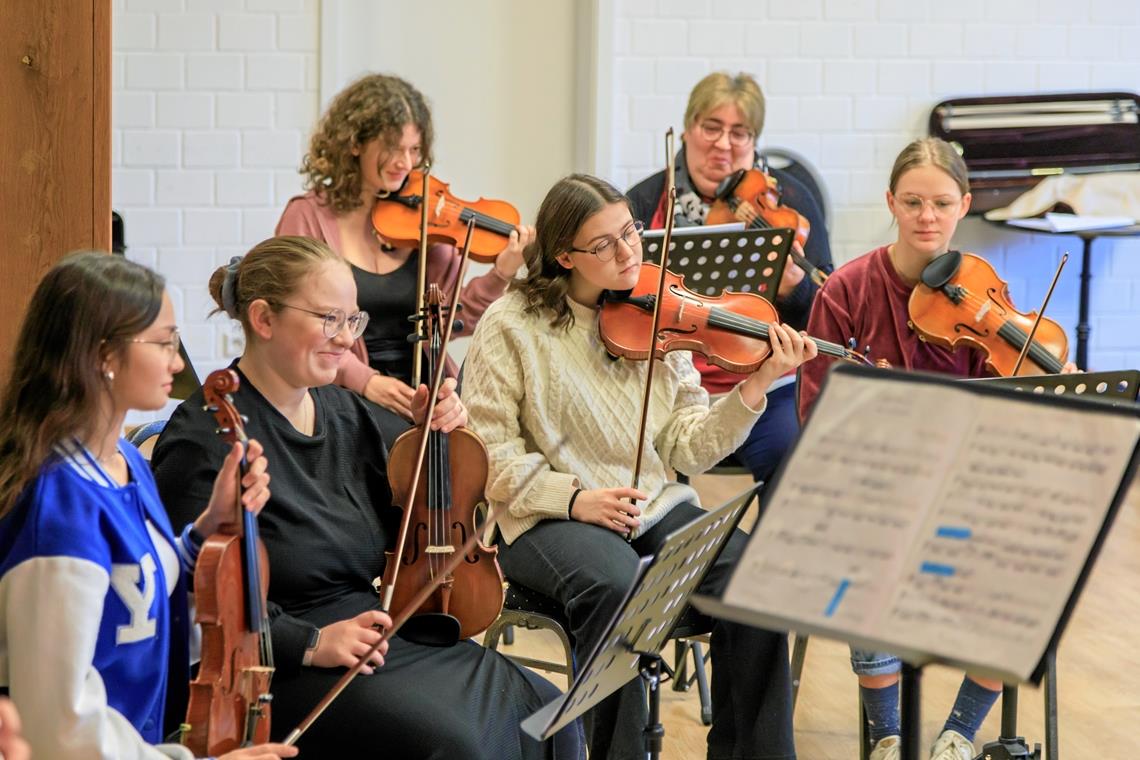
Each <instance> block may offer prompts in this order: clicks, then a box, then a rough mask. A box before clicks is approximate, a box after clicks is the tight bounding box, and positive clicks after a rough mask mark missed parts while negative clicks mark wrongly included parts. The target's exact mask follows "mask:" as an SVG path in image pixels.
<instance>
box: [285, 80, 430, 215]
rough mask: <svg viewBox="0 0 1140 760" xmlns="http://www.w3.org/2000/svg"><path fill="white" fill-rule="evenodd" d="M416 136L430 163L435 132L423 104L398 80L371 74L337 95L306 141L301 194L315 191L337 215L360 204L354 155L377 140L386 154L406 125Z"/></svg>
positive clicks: (357, 163) (419, 96) (416, 92)
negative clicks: (356, 149)
mask: <svg viewBox="0 0 1140 760" xmlns="http://www.w3.org/2000/svg"><path fill="white" fill-rule="evenodd" d="M407 124H412V125H414V126H415V127H416V129H418V130H419V131H420V160H421V162H422V163H431V160H432V153H431V148H432V139H433V137H434V130H433V128H432V123H431V111H430V110H429V109H428V105H427V101H426V100H424V96H423V95H422V94H421V93H420V91H419V90H417V89H416V88H415V87H413V86H412V85H410V84H409V83H408V82H405V81H404V80H403V79H400V78H399V77H395V76H390V75H387V74H369V75H367V76H365V77H362V78H360V79H358V80H356V81H355V82H353V83H352V84H350V85H349V86H348V87H346V88H345V89H343V90H341V92H340V93H339V94H337V96H336V97H335V98H333V101H332V103H331V104H330V105H329V107H328V110H327V111H325V114H324V116H322V117H321V121H320V123H319V124H318V125H317V130H316V132H314V133H313V136H312V138H311V139H310V140H309V152H308V153H307V154H306V155H305V158H304V159H303V160H302V162H301V174H304V175H305V176H306V179H305V189H306V190H312V191H314V192H316V193H317V194H318V195H319V196H321V199H322V200H323V201H324V202H325V203H327V204H329V205H330V206H332V208H333V210H335V211H336V212H338V213H342V214H343V213H347V212H349V211H352V210H353V209H355V208H359V207H360V206H361V205H363V201H362V200H361V199H360V190H361V174H360V161H359V160H358V158H357V156H356V155H355V154H354V153H353V148H359V147H361V146H363V145H364V144H365V143H367V142H369V141H370V140H373V139H375V138H376V137H380V138H381V139H382V140H383V141H384V145H385V146H386V148H387V149H388V150H392V149H394V148H395V147H396V146H397V145H399V143H400V137H401V135H402V133H403V131H404V126H405V125H407Z"/></svg>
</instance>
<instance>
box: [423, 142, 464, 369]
mask: <svg viewBox="0 0 1140 760" xmlns="http://www.w3.org/2000/svg"><path fill="white" fill-rule="evenodd" d="M423 174H424V186H423V190H422V191H421V193H420V260H419V263H418V266H417V267H416V316H417V317H418V316H419V315H421V314H423V310H424V290H425V289H426V288H427V249H428V191H429V189H430V186H429V184H428V178H429V177H430V176H431V164H429V163H425V164H424V171H423ZM467 234H468V235H470V234H471V233H470V231H468V233H467ZM464 253H466V249H464ZM459 281H460V282H463V279H462V278H460V280H459ZM415 334H416V341H415V343H414V344H413V345H414V346H415V348H413V349H412V387H413V388H419V387H420V375H421V374H422V373H423V356H424V350H423V346H421V345H420V344H421V343H423V340H424V337H425V336H424V323H423V321H422V320H420V321H417V322H416V333H415Z"/></svg>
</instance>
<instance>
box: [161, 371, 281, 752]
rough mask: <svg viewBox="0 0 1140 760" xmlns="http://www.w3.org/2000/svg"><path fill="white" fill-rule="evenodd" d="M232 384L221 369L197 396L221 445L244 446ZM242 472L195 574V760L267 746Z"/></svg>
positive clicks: (250, 525) (251, 535) (256, 562)
mask: <svg viewBox="0 0 1140 760" xmlns="http://www.w3.org/2000/svg"><path fill="white" fill-rule="evenodd" d="M238 384H239V380H238V376H237V373H236V372H234V371H233V370H232V369H220V370H217V371H215V372H211V373H210V375H209V377H207V378H206V382H205V384H204V385H203V386H202V393H203V395H204V396H205V399H206V410H207V411H209V412H212V413H213V414H214V417H215V419H216V420H217V423H218V432H219V434H220V435H221V436H222V439H223V440H224V441H226V443H228V444H231V445H232V444H233V443H236V442H240V443H241V444H242V446H243V447H245V446H246V444H247V443H248V439H247V438H246V435H245V429H244V427H243V420H242V416H241V415H240V414H238V412H237V409H235V408H234V405H233V400H232V397H231V394H232V393H234V392H235V391H236V390H237V389H238ZM247 468H248V463H247V462H246V460H245V457H244V456H243V457H242V462H241V471H240V473H239V475H238V484H239V485H238V499H237V500H236V501H235V504H234V509H235V510H236V511H235V513H234V515H233V520H232V521H230V522H226V523H223V524H222V525H221V526H220V527H219V529H218V532H217V533H215V534H214V535H212V536H210V537H208V538H207V539H206V541H205V543H203V544H202V550H201V552H200V553H199V554H198V561H197V564H196V565H195V567H194V599H195V606H196V610H195V618H196V621H197V622H198V623H199V624H200V625H201V627H202V661H201V664H200V665H199V668H198V676H197V678H195V679H194V680H193V681H192V682H191V683H190V702H189V705H188V706H187V708H186V722H185V723H184V724H183V726H182V743H183V744H184V745H186V746H187V747H188V748H189V749H190V750H191V751H192V752H193V753H194V756H195V757H212V756H217V755H221V754H224V753H226V752H229V751H231V750H233V749H237V748H238V747H248V746H252V745H255V744H264V743H265V742H268V741H269V719H270V709H269V704H270V701H271V700H272V695H271V694H270V693H269V682H270V679H271V678H272V676H273V670H274V667H273V645H272V643H271V640H270V635H269V614H268V611H267V605H266V595H267V593H268V591H269V555H268V554H267V553H266V551H265V546H264V544H262V543H261V539H260V538H259V537H258V531H257V517H256V516H255V515H254V514H253V513H251V512H249V511H248V510H246V509H243V508H242V506H241V496H240V494H241V486H240V483H241V478H242V477H243V476H244V475H245V473H246V471H247ZM239 513H240V514H239Z"/></svg>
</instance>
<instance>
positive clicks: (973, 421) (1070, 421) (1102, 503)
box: [693, 365, 1140, 760]
mask: <svg viewBox="0 0 1140 760" xmlns="http://www.w3.org/2000/svg"><path fill="white" fill-rule="evenodd" d="M871 417H874V418H875V425H873V426H868V425H866V422H865V421H866V420H867V419H870V418H871ZM1078 422H1079V424H1077V423H1078ZM1138 463H1140V408H1136V407H1133V406H1130V405H1129V406H1120V407H1112V406H1109V405H1107V404H1101V403H1089V402H1087V401H1084V400H1081V399H1080V398H1078V397H1075V396H1074V395H1073V394H1069V393H1064V394H1055V393H1054V394H1051V395H1049V396H1046V395H1045V394H1044V393H1024V392H1017V391H1016V390H1008V389H1005V388H1001V387H996V386H995V385H988V384H983V383H961V382H958V381H955V380H952V379H948V378H945V377H940V376H934V375H926V374H921V373H900V372H894V371H885V370H877V369H871V368H865V367H856V366H852V365H842V366H839V365H837V366H835V367H833V368H832V369H831V370H830V372H829V374H828V377H827V382H826V383H825V387H824V391H823V393H821V395H820V399H819V400H818V401H817V402H816V405H815V406H814V408H813V410H812V413H811V416H810V417H809V419H808V421H807V423H806V424H805V426H804V429H803V431H802V432H801V435H800V438H799V439H798V440H797V442H796V444H795V446H794V448H793V450H792V452H791V454H790V456H789V457H787V458H786V459H785V461H784V463H783V465H782V466H781V469H780V470H779V472H778V473H777V475H776V477H775V479H774V480H773V482H772V483H771V484H770V485H769V487H768V490H767V491H766V492H765V503H764V505H763V510H762V515H763V517H762V519H761V520H760V522H759V523H758V524H757V526H756V527H755V528H754V529H753V532H752V538H751V540H750V542H749V545H748V547H747V548H746V549H745V552H744V554H743V555H742V557H741V559H740V561H739V563H738V564H737V567H736V569H735V571H734V573H733V576H732V578H731V579H730V581H729V584H728V587H727V588H726V591H725V594H724V597H723V598H722V599H715V598H711V597H705V596H696V597H694V599H693V605H694V606H695V607H697V608H698V609H699V610H701V611H702V612H705V613H706V614H709V615H715V616H716V617H720V618H724V619H729V620H735V621H737V622H740V623H745V624H747V625H754V626H758V627H763V628H768V629H773V630H796V631H801V632H805V631H806V632H808V633H811V634H812V635H823V636H829V637H831V638H836V639H840V640H844V641H849V642H852V643H854V644H856V645H858V646H861V647H864V648H869V649H875V650H877V651H889V652H894V653H896V654H897V655H898V656H899V657H900V658H901V659H902V660H903V662H904V665H903V672H902V681H903V688H902V710H901V713H902V724H903V725H902V747H901V750H902V758H903V760H917V758H918V757H919V752H920V750H919V734H920V722H919V697H920V694H919V686H920V681H921V669H922V668H923V667H924V666H926V665H928V664H931V663H935V662H938V663H945V664H948V665H951V666H953V667H956V668H960V669H963V670H967V671H969V672H974V673H977V674H979V675H983V676H987V677H992V678H997V679H1000V680H1002V681H1003V682H1010V683H1016V682H1020V681H1028V682H1031V683H1040V681H1041V680H1042V678H1043V677H1045V675H1046V672H1047V670H1048V669H1049V664H1050V662H1051V661H1052V658H1051V657H1050V653H1051V652H1054V651H1055V650H1056V647H1057V644H1058V642H1059V640H1060V636H1061V635H1062V633H1063V631H1064V628H1065V626H1066V624H1067V622H1068V620H1069V618H1070V616H1071V615H1072V612H1073V609H1074V608H1075V606H1076V602H1077V599H1078V597H1079V595H1080V592H1081V590H1082V589H1083V587H1084V584H1085V582H1086V580H1087V578H1088V575H1089V573H1090V571H1091V568H1092V565H1093V562H1094V560H1095V558H1096V556H1097V554H1098V553H1099V551H1100V548H1101V546H1102V545H1103V543H1104V539H1105V537H1106V535H1107V532H1108V529H1109V527H1110V526H1111V524H1112V520H1113V518H1114V517H1115V515H1116V512H1117V511H1118V510H1119V507H1120V504H1121V503H1122V502H1123V500H1124V498H1125V495H1126V493H1127V489H1128V487H1129V485H1130V484H1131V482H1132V480H1133V478H1134V476H1135V473H1136V470H1137V465H1138ZM1023 526H1026V527H1023ZM1021 530H1025V531H1026V532H1025V534H1024V536H1025V538H1024V539H1023V538H1021V537H1020V534H1019V533H1018V532H1019V531H1021ZM1010 534H1018V537H1017V538H1014V539H1009V538H1008V536H1009V535H1010ZM1030 535H1032V536H1033V538H1032V540H1034V541H1036V542H1037V543H1038V546H1039V547H1040V550H1039V551H1037V552H1018V551H1016V550H1014V551H1010V549H1009V547H1010V546H1011V545H1013V544H1014V542H1020V543H1024V542H1025V541H1028V540H1030V538H1029V537H1030ZM1003 733H1004V732H1003ZM1011 756H1012V757H1017V756H1018V755H1011ZM995 757H997V756H995ZM1021 757H1025V755H1021Z"/></svg>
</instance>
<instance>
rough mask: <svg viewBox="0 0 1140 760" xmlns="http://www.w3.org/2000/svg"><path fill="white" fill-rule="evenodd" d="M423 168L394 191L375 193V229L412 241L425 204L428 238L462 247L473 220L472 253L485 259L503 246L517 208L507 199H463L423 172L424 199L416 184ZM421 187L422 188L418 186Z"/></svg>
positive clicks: (391, 238)
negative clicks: (425, 192) (425, 183)
mask: <svg viewBox="0 0 1140 760" xmlns="http://www.w3.org/2000/svg"><path fill="white" fill-rule="evenodd" d="M423 179H424V173H423V172H420V171H414V172H411V173H410V174H409V175H408V177H407V179H405V180H404V184H403V185H402V186H401V187H400V189H399V190H397V191H396V192H395V193H380V194H379V195H377V196H376V204H375V205H374V206H373V207H372V226H373V227H374V228H375V229H376V234H378V235H380V237H382V238H384V239H385V240H386V241H388V242H389V243H391V244H392V245H396V246H415V245H418V244H419V243H420V240H421V224H422V221H421V215H422V214H423V211H424V210H426V212H427V213H426V218H427V236H426V240H427V242H429V243H451V244H452V245H454V246H458V247H463V246H464V245H465V244H466V242H467V237H468V232H467V223H468V221H470V220H474V222H475V229H474V232H473V233H471V258H473V259H475V261H480V262H483V263H484V264H490V263H493V262H494V261H495V257H496V256H498V255H499V254H500V253H502V251H503V249H504V248H506V247H507V243H508V242H509V238H510V235H511V232H513V231H514V229H515V227H516V226H517V225H518V223H519V219H520V217H519V212H518V209H516V208H515V207H514V206H512V205H511V204H509V203H507V202H506V201H499V200H487V199H485V198H480V199H479V200H477V201H465V200H461V199H459V198H456V197H455V196H454V195H452V194H451V189H450V186H449V185H448V184H447V183H446V182H443V181H441V180H439V179H436V178H435V177H431V176H429V177H428V191H427V204H426V207H425V206H424V205H423V201H424V196H423V195H417V194H416V192H415V191H416V190H417V189H421V188H422V186H423ZM421 192H422V189H421Z"/></svg>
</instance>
